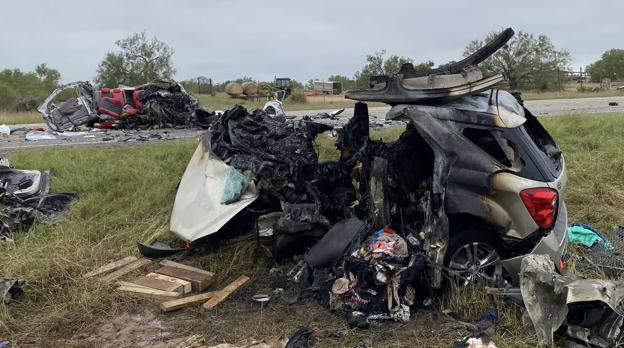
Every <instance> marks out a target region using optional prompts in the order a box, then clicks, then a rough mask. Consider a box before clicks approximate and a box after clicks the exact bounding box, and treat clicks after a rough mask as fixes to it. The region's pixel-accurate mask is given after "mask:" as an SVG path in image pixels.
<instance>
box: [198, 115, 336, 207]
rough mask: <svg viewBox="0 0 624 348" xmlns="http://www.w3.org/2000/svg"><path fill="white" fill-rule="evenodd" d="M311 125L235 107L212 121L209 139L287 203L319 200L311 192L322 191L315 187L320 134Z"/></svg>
mask: <svg viewBox="0 0 624 348" xmlns="http://www.w3.org/2000/svg"><path fill="white" fill-rule="evenodd" d="M310 125H311V123H305V124H302V125H301V126H300V127H297V126H296V125H295V124H294V123H292V122H279V121H277V120H274V119H273V118H271V117H268V116H267V115H266V113H264V112H263V111H261V110H256V111H254V112H253V113H252V114H249V113H248V112H247V110H245V108H243V107H241V106H235V107H234V108H232V109H230V110H228V111H226V113H225V114H223V116H221V117H220V118H219V119H217V120H216V121H215V122H214V123H213V125H212V126H211V128H210V131H209V132H208V133H207V135H206V136H207V137H209V142H205V143H206V144H209V146H210V149H209V150H210V151H212V152H213V153H214V154H215V155H217V156H218V157H219V158H221V159H222V160H223V161H224V162H225V163H227V164H228V165H230V166H232V167H234V168H236V169H237V170H239V171H241V172H249V173H251V176H252V177H253V178H255V180H256V182H257V187H258V188H259V189H260V193H261V194H268V195H271V196H274V197H276V198H278V199H279V200H281V201H284V202H289V203H299V202H314V201H316V200H317V199H316V197H314V195H312V194H310V192H312V193H314V192H318V190H316V189H314V188H313V187H312V186H314V183H315V181H316V180H317V177H318V157H317V155H316V152H315V150H314V145H313V140H314V138H313V137H314V136H316V132H315V131H312V132H311V131H310V129H311V128H310ZM317 131H322V129H318V130H317ZM341 173H344V171H343V172H341Z"/></svg>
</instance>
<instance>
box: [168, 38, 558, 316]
mask: <svg viewBox="0 0 624 348" xmlns="http://www.w3.org/2000/svg"><path fill="white" fill-rule="evenodd" d="M512 34H513V32H512V31H511V30H509V31H505V32H504V33H503V34H502V35H501V36H499V37H498V38H497V39H496V40H494V41H493V42H491V43H489V44H488V45H486V46H485V47H484V48H483V49H482V50H480V51H478V52H477V53H475V54H474V55H472V56H470V57H468V58H466V59H464V60H463V61H461V62H458V63H454V64H452V65H448V66H444V67H441V68H438V69H435V70H431V71H426V72H416V71H414V69H413V66H411V65H407V66H404V67H402V68H401V71H400V72H399V74H397V75H393V76H382V77H375V78H373V79H372V81H371V87H372V88H371V89H369V90H364V91H354V92H348V93H347V97H348V98H351V99H355V100H358V102H357V103H356V104H355V111H354V116H353V118H352V119H351V120H349V122H348V123H347V124H346V125H345V126H344V127H343V128H341V129H340V130H338V131H337V133H338V140H337V142H336V147H337V149H338V150H339V152H340V155H339V159H338V160H335V161H319V160H318V155H317V154H316V152H315V149H314V142H313V141H314V137H315V136H316V135H318V134H320V133H322V132H323V131H326V130H330V129H332V127H331V126H327V125H323V124H319V123H317V122H314V121H313V120H312V119H310V118H307V119H303V120H300V121H286V122H283V121H280V120H276V119H274V118H272V117H270V115H267V114H266V113H265V112H263V111H261V110H258V111H255V112H253V113H251V114H250V113H248V112H247V111H246V110H245V109H243V108H242V107H239V106H237V107H235V108H233V109H231V110H228V111H226V112H225V113H224V114H223V115H221V116H219V117H218V118H217V119H216V120H215V122H214V123H213V124H212V126H211V127H210V129H209V131H208V132H207V133H206V134H205V136H204V137H203V139H202V143H201V144H200V145H199V146H198V148H197V150H196V152H195V154H194V155H193V157H192V159H191V161H190V163H189V165H188V167H187V169H186V171H185V173H184V175H183V177H182V181H181V183H180V185H179V188H178V193H177V195H176V200H175V203H174V207H173V212H172V215H171V225H170V227H171V231H172V232H173V233H174V234H176V235H178V236H179V237H181V238H182V239H184V240H186V241H189V242H197V243H195V244H203V245H215V244H218V243H219V242H220V241H221V240H223V239H227V238H231V237H233V236H237V235H239V234H240V233H241V232H242V231H248V230H255V231H257V232H258V234H259V236H260V237H261V238H265V237H271V238H272V240H273V256H274V257H275V258H277V259H280V258H283V257H288V256H291V255H292V254H297V253H299V254H301V253H305V262H303V263H302V264H300V265H299V267H297V269H295V270H294V271H293V274H294V276H293V278H296V279H298V280H300V281H301V284H305V285H304V287H305V289H306V290H311V291H312V292H313V293H314V294H315V296H316V297H317V298H320V299H321V300H322V301H324V302H325V303H327V304H329V305H330V306H331V307H332V308H334V309H338V308H340V309H344V310H345V313H347V314H348V315H347V316H348V319H349V322H350V323H351V324H352V325H353V326H360V325H361V324H362V323H363V322H366V321H367V320H373V319H393V320H399V321H405V320H408V319H409V317H410V306H412V305H413V304H415V303H419V300H418V297H421V298H420V299H421V300H422V298H424V297H425V296H427V292H428V291H429V290H431V288H438V287H440V286H441V285H442V283H443V275H444V274H445V272H444V270H446V271H447V272H446V273H448V274H451V275H453V276H457V277H458V280H459V281H460V282H461V283H469V282H472V281H474V280H476V279H478V278H485V279H486V280H489V281H492V282H494V283H497V284H501V283H503V285H506V284H507V283H508V282H510V283H517V282H518V273H519V272H520V259H521V258H522V256H524V255H526V254H529V253H545V254H548V255H549V256H550V257H551V258H552V259H554V260H559V259H560V257H561V254H562V252H563V249H564V247H565V243H566V236H565V227H566V225H567V213H566V210H565V204H564V203H563V195H562V189H563V187H564V185H565V181H566V179H565V165H564V162H563V157H562V156H561V153H560V151H559V150H558V149H557V147H556V145H555V143H554V141H553V140H552V138H551V137H550V136H549V135H548V133H547V132H546V131H545V130H544V128H543V127H542V126H541V125H540V124H539V122H538V121H537V119H536V118H535V116H533V115H532V114H531V113H530V112H529V111H528V110H526V109H525V108H524V107H523V105H522V103H521V101H519V100H517V99H516V98H515V97H514V96H513V95H511V94H510V93H508V92H505V91H502V90H498V89H496V88H494V85H495V84H496V83H498V82H500V81H501V80H502V77H501V76H498V75H494V76H489V77H485V76H484V75H483V73H482V72H481V71H480V70H479V69H478V67H477V64H478V63H480V62H481V61H483V59H485V58H487V57H488V56H489V55H491V54H492V53H493V52H494V51H496V49H498V48H500V47H501V46H502V45H503V44H504V43H505V42H506V41H507V40H508V39H509V38H510V37H511V35H512ZM368 100H374V101H382V102H386V103H388V104H390V105H392V106H393V107H392V109H391V110H390V112H389V113H388V115H387V118H388V119H391V120H403V121H406V122H407V126H406V129H405V131H404V132H403V134H402V135H401V136H400V138H399V139H398V140H396V141H394V142H390V143H385V142H383V141H381V140H374V139H373V138H372V137H371V135H370V133H369V125H370V120H369V115H368V108H367V105H366V104H365V103H364V101H368ZM200 242H203V243H200ZM420 303H422V302H420Z"/></svg>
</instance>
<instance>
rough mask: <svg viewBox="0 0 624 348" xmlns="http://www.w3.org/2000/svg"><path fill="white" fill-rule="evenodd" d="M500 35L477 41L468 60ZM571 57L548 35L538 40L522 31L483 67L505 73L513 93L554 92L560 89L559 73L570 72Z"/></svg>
mask: <svg viewBox="0 0 624 348" xmlns="http://www.w3.org/2000/svg"><path fill="white" fill-rule="evenodd" d="M496 35H498V33H497V32H491V33H489V34H488V35H487V36H486V38H485V40H483V41H482V40H474V41H472V42H470V43H469V44H468V45H467V46H466V48H465V49H464V56H465V57H467V56H469V55H470V54H472V53H473V52H475V51H476V50H478V49H479V48H481V47H483V46H484V45H485V43H486V42H488V41H490V40H492V39H493V38H494V37H495V36H496ZM570 59H571V56H570V53H569V52H568V51H566V50H557V49H556V48H555V46H554V45H553V43H552V42H551V41H550V38H549V37H548V36H546V35H539V36H537V37H536V36H534V35H533V34H530V33H527V32H524V31H520V32H519V33H516V35H514V37H513V38H512V39H511V40H509V42H508V43H507V44H506V45H505V46H503V47H502V48H501V49H499V50H498V51H497V52H496V53H494V54H493V55H492V56H490V57H489V58H488V59H486V60H485V61H484V62H483V63H482V67H483V68H485V69H486V70H487V71H489V72H492V73H501V74H503V76H504V77H505V79H507V81H509V86H510V88H511V89H518V88H521V89H540V90H545V89H552V88H554V87H557V82H558V79H559V78H560V76H558V71H560V70H566V68H567V66H568V63H569V62H570Z"/></svg>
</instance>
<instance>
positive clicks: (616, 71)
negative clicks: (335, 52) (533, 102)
mask: <svg viewBox="0 0 624 348" xmlns="http://www.w3.org/2000/svg"><path fill="white" fill-rule="evenodd" d="M497 34H498V32H491V33H489V34H488V35H486V37H485V38H483V39H477V40H473V41H471V42H470V43H469V44H468V45H467V46H466V47H465V49H464V52H463V54H464V56H465V57H466V56H468V55H470V54H471V53H473V52H475V51H476V50H478V49H479V48H481V47H483V45H484V44H485V43H486V42H487V41H489V40H491V39H492V38H493V37H494V36H496V35H497ZM115 45H116V46H117V49H116V50H115V51H111V52H108V53H106V55H105V56H104V58H103V60H102V62H101V63H100V64H99V65H98V67H97V75H96V77H95V82H96V83H97V84H99V85H101V86H119V85H126V86H136V85H140V84H144V83H147V82H150V81H152V80H155V79H171V78H173V77H174V75H175V73H176V70H175V69H174V67H173V54H174V50H173V48H171V47H170V46H169V45H167V44H166V43H164V42H162V41H160V40H158V39H157V38H156V37H152V38H149V37H147V35H146V34H145V32H141V33H135V34H132V35H130V36H128V37H126V38H124V39H121V40H117V41H116V42H115ZM570 61H571V55H570V53H569V52H568V51H567V50H565V49H559V48H557V47H555V45H554V44H553V43H552V41H551V40H550V38H549V37H548V36H546V35H537V36H536V35H533V34H531V33H527V32H524V31H520V32H518V33H517V34H516V35H515V36H514V37H513V38H512V39H511V40H510V41H509V42H508V43H507V44H506V45H505V46H503V47H502V48H501V49H500V50H498V51H497V52H496V53H495V54H493V55H492V56H491V57H490V58H488V59H487V60H485V61H484V62H483V63H482V65H481V66H482V68H483V69H484V70H486V71H487V72H489V73H492V74H493V73H500V74H503V76H504V77H505V79H506V81H507V83H508V84H509V88H510V89H520V90H541V91H543V90H553V89H556V88H559V87H560V86H561V78H562V75H561V72H562V71H566V70H569V68H568V65H569V63H570ZM405 63H410V64H414V59H412V58H410V57H404V56H399V55H387V54H386V51H385V50H380V51H376V52H374V53H372V54H369V55H367V56H366V58H365V63H364V65H363V66H362V68H361V69H359V70H358V71H357V72H355V73H354V74H353V75H352V76H347V75H340V74H335V75H330V76H329V77H328V80H329V81H337V82H341V83H342V86H343V90H352V89H360V88H368V87H369V80H370V78H371V76H375V75H392V74H396V73H397V72H398V71H399V69H400V67H401V66H402V65H403V64H405ZM434 66H435V64H434V62H433V61H431V60H428V61H425V62H419V63H417V64H414V67H415V69H416V70H428V69H431V68H433V67H434ZM586 72H587V73H588V74H589V76H590V77H591V80H592V81H593V82H600V81H601V80H602V79H603V78H609V79H611V80H612V81H616V80H620V79H624V49H611V50H608V51H606V52H604V53H603V55H602V57H601V58H600V59H599V60H598V61H596V62H594V63H592V64H590V65H589V66H587V68H586ZM198 80H199V87H198ZM251 80H252V78H251V77H248V76H243V77H241V78H236V79H232V80H227V81H220V82H215V81H211V80H208V79H207V78H205V77H201V76H200V77H198V78H195V79H191V80H188V81H182V84H183V85H184V86H185V88H186V89H188V90H189V91H191V92H193V91H196V90H197V92H199V90H204V89H203V87H202V84H204V85H205V84H208V83H209V82H208V81H210V83H212V88H213V91H215V92H222V91H223V90H224V89H225V85H226V84H227V83H229V82H239V83H242V82H245V81H251ZM60 81H61V74H60V73H59V71H58V70H56V69H53V68H50V67H48V66H47V65H46V64H45V63H43V64H39V65H37V66H36V67H35V69H34V71H32V72H24V71H21V70H19V69H4V70H1V71H0V109H3V110H17V111H21V110H34V109H35V108H36V107H37V105H38V104H40V103H41V102H42V101H43V100H44V99H45V97H46V96H47V95H48V94H49V93H50V92H51V91H52V90H54V88H56V87H57V86H58V85H59V83H60ZM293 85H294V88H296V89H303V88H306V87H307V88H311V86H312V80H309V81H307V83H306V84H305V85H304V84H302V83H300V82H298V81H293Z"/></svg>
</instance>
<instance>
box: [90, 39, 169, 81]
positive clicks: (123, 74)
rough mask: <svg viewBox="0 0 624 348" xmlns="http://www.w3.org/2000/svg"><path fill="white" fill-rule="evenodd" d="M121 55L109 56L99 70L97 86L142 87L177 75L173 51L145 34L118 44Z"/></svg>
mask: <svg viewBox="0 0 624 348" xmlns="http://www.w3.org/2000/svg"><path fill="white" fill-rule="evenodd" d="M115 44H116V45H117V47H119V52H108V53H107V54H106V56H105V57H104V60H102V62H101V63H100V65H99V66H98V68H97V77H96V78H95V80H96V82H98V83H99V84H101V85H103V86H111V87H114V86H117V85H129V86H133V85H140V84H143V83H147V82H150V81H152V80H155V79H170V78H172V77H173V75H174V74H175V69H174V68H173V63H172V59H171V58H172V56H173V49H172V48H171V47H170V46H168V45H167V44H166V43H164V42H162V41H160V40H158V39H157V38H156V37H153V38H151V39H148V38H147V36H146V35H145V32H141V33H136V34H133V35H130V36H128V37H127V38H125V39H122V40H117V41H115Z"/></svg>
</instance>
